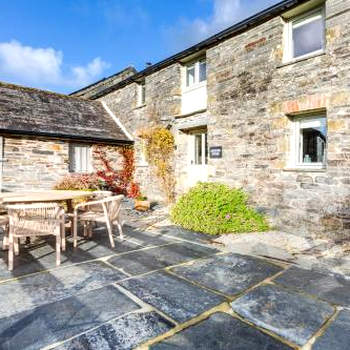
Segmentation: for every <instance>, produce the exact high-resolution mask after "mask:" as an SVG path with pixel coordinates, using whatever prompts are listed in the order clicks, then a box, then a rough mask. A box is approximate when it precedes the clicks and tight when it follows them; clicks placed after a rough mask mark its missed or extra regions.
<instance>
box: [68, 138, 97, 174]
mask: <svg viewBox="0 0 350 350" xmlns="http://www.w3.org/2000/svg"><path fill="white" fill-rule="evenodd" d="M69 171H70V172H71V173H90V172H91V171H92V160H91V147H90V146H86V145H78V144H70V145H69Z"/></svg>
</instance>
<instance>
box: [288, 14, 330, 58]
mask: <svg viewBox="0 0 350 350" xmlns="http://www.w3.org/2000/svg"><path fill="white" fill-rule="evenodd" d="M285 40H286V45H285V61H290V60H293V59H298V58H304V57H308V56H310V55H314V54H317V53H322V52H323V51H324V49H325V16H324V9H323V8H322V9H318V10H315V11H312V12H309V13H307V14H304V15H302V16H298V17H296V18H294V19H291V20H290V21H288V22H287V23H286V39H285Z"/></svg>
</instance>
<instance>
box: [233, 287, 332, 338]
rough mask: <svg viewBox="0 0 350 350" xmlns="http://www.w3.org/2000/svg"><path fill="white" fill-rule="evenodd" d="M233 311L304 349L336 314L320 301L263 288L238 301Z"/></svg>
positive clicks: (277, 288)
mask: <svg viewBox="0 0 350 350" xmlns="http://www.w3.org/2000/svg"><path fill="white" fill-rule="evenodd" d="M231 306H232V309H233V310H234V311H235V312H237V313H238V314H240V315H241V316H243V317H244V318H246V319H247V320H249V321H250V322H253V323H254V324H256V325H258V326H260V327H263V328H265V329H268V330H270V331H272V332H274V333H276V334H278V335H279V336H281V337H283V338H285V339H288V340H290V341H291V342H293V343H295V344H298V345H304V344H305V343H306V342H307V341H308V340H309V339H310V338H311V337H312V336H313V335H314V334H315V333H316V332H317V331H318V330H319V329H320V328H321V326H322V325H323V323H324V322H326V321H327V319H329V318H330V317H331V316H332V314H333V313H334V312H335V310H334V308H333V307H332V306H331V305H329V304H327V303H325V302H323V301H319V300H315V299H313V298H310V297H307V296H304V295H300V294H296V293H291V292H289V291H287V290H285V289H282V288H281V287H277V286H273V285H263V286H259V287H258V288H256V289H254V290H252V291H250V292H249V293H247V294H245V295H243V296H242V297H240V298H238V299H236V300H235V301H234V302H232V304H231Z"/></svg>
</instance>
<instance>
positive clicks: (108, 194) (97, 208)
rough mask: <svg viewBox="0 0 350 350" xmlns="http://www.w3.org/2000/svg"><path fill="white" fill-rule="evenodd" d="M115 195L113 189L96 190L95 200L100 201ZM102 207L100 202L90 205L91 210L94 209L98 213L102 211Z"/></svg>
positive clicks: (94, 193)
mask: <svg viewBox="0 0 350 350" xmlns="http://www.w3.org/2000/svg"><path fill="white" fill-rule="evenodd" d="M112 195H113V193H112V191H94V192H93V201H96V200H97V201H98V200H101V199H105V198H108V197H111V196H112ZM102 210H103V209H102V207H101V205H99V204H92V205H89V211H93V212H96V213H100V212H101V211H102Z"/></svg>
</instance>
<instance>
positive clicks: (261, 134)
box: [103, 0, 350, 237]
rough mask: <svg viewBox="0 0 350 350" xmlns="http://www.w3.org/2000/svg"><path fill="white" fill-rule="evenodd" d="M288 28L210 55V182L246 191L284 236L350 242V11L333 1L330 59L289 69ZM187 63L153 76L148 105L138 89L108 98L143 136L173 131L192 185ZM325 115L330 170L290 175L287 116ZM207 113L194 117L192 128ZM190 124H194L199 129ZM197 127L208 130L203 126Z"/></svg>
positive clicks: (239, 39)
mask: <svg viewBox="0 0 350 350" xmlns="http://www.w3.org/2000/svg"><path fill="white" fill-rule="evenodd" d="M283 27H284V26H283V20H282V18H281V17H276V18H274V19H272V20H270V21H268V22H266V23H264V24H262V25H259V26H257V27H254V28H252V29H250V30H248V31H246V32H244V33H241V34H239V35H237V36H235V37H233V38H230V39H227V40H225V41H223V42H220V43H218V44H217V45H216V46H214V47H211V48H209V49H208V50H207V53H206V55H207V85H208V108H207V111H206V112H205V113H204V114H205V116H206V118H207V119H208V122H207V128H208V141H209V147H210V146H222V147H223V158H222V159H216V160H214V159H210V160H209V174H210V175H209V180H210V181H218V182H224V183H228V184H230V185H232V186H235V187H242V188H243V189H244V190H245V191H247V192H248V193H249V194H250V198H251V202H252V204H253V205H254V206H256V207H258V208H259V210H261V211H262V212H265V213H266V214H267V215H268V216H269V217H270V219H271V223H272V224H273V225H275V227H278V228H280V229H286V230H289V231H292V232H295V233H298V234H306V233H309V234H310V233H312V234H315V235H319V236H322V235H331V236H332V237H342V236H344V235H346V236H348V237H349V235H350V205H349V199H350V173H349V169H350V132H349V127H350V74H349V71H350V60H349V57H350V3H349V1H342V0H328V1H326V41H327V44H326V52H325V53H324V54H321V55H318V56H315V57H312V58H308V59H304V60H300V61H298V62H294V63H290V64H283V63H282V56H283ZM180 67H181V66H180V64H174V65H171V66H169V67H167V68H165V69H162V70H161V71H158V72H155V73H153V74H151V75H149V76H147V77H146V95H147V97H146V105H145V106H143V107H140V108H138V107H137V106H136V101H137V96H136V92H137V86H136V84H130V85H127V86H125V87H123V88H121V89H120V90H118V91H115V92H113V93H111V94H109V95H107V96H104V97H103V100H104V101H106V103H107V104H108V106H109V107H110V108H111V109H112V110H113V112H114V113H115V114H116V115H117V117H118V118H120V120H121V121H122V122H123V123H124V125H125V127H126V128H127V129H128V130H129V131H130V132H132V133H133V135H134V136H135V138H136V145H135V147H136V151H137V157H138V158H139V155H140V143H139V142H138V141H139V140H138V139H137V135H138V131H139V130H140V129H142V128H143V127H145V126H149V125H152V124H154V123H159V122H161V123H163V124H164V125H168V124H172V126H173V130H174V133H175V135H176V141H177V150H176V159H175V174H176V178H177V181H178V184H177V188H178V191H179V192H181V191H182V189H183V188H184V186H183V183H184V181H185V177H186V171H185V167H186V152H187V148H186V137H185V135H186V133H185V132H184V130H182V129H181V126H179V123H184V120H183V119H182V118H180V119H179V118H176V116H177V115H178V114H180V107H181V74H180ZM313 111H322V112H323V113H326V115H327V120H328V145H329V146H328V164H327V169H325V170H319V171H317V172H310V171H306V172H305V171H301V170H287V169H286V167H287V161H288V157H289V152H290V149H289V140H290V137H291V125H290V124H291V120H290V118H289V117H288V115H289V114H291V113H292V114H293V113H294V114H295V113H300V114H304V113H308V112H313ZM197 117H198V120H199V118H202V117H203V114H200V115H198V116H196V115H192V116H190V117H188V118H192V119H193V120H194V124H195V119H196V118H197ZM193 120H190V124H191V123H192V124H193ZM199 124H201V123H200V122H199ZM150 174H151V173H150V170H149V169H148V167H139V168H138V172H137V180H138V181H139V182H140V183H141V184H142V185H143V189H144V191H147V192H148V194H149V195H152V196H154V195H155V194H156V193H159V194H160V192H159V191H158V190H157V180H156V179H154V177H152V176H151V175H150Z"/></svg>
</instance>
